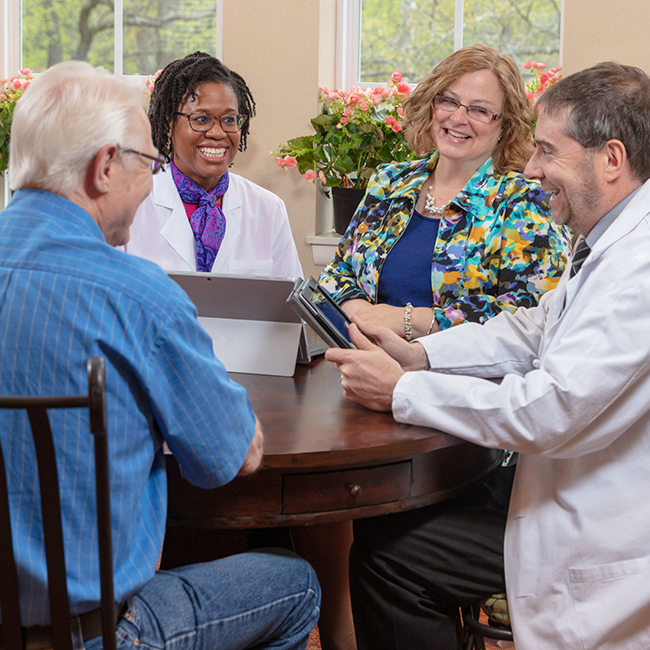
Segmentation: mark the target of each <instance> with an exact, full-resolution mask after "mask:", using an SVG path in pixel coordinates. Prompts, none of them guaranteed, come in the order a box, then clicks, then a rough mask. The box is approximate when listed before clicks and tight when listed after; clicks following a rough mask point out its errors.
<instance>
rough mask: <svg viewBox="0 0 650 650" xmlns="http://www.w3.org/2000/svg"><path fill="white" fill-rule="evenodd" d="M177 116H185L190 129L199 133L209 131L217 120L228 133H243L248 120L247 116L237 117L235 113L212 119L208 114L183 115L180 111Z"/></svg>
mask: <svg viewBox="0 0 650 650" xmlns="http://www.w3.org/2000/svg"><path fill="white" fill-rule="evenodd" d="M176 114H177V115H184V116H185V117H186V118H187V121H188V122H189V123H190V129H192V131H197V132H198V133H206V132H207V131H209V130H210V129H211V128H212V127H213V126H214V123H215V121H217V120H218V121H219V124H220V125H221V129H222V130H223V131H225V132H226V133H237V131H241V128H242V127H243V126H244V122H246V119H247V117H246V115H236V114H234V113H233V114H230V115H223V116H222V117H212V115H209V114H208V113H181V112H180V111H177V112H176Z"/></svg>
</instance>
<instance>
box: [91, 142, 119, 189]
mask: <svg viewBox="0 0 650 650" xmlns="http://www.w3.org/2000/svg"><path fill="white" fill-rule="evenodd" d="M118 155H119V151H118V149H117V146H116V145H114V144H105V145H104V146H103V147H102V148H101V149H100V150H99V151H98V152H97V153H96V154H95V157H94V158H93V159H92V160H91V161H90V165H88V171H87V172H86V188H87V192H88V195H89V196H92V197H98V196H100V195H102V194H106V193H107V192H108V190H109V189H110V186H111V179H112V176H113V173H114V167H113V164H114V163H115V161H116V159H117V157H118Z"/></svg>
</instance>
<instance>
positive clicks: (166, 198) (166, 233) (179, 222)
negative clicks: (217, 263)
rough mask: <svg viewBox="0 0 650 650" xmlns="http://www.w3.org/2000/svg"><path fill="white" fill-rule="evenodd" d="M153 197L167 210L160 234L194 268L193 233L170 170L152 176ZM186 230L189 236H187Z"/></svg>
mask: <svg viewBox="0 0 650 650" xmlns="http://www.w3.org/2000/svg"><path fill="white" fill-rule="evenodd" d="M153 198H154V202H155V204H156V205H157V206H159V207H160V208H162V209H165V210H168V211H169V218H168V219H167V221H166V222H165V224H164V225H163V227H162V228H161V229H160V234H161V235H162V237H163V238H164V239H165V241H167V243H168V244H169V245H170V246H171V247H172V248H173V249H174V250H175V251H176V252H177V253H178V254H179V255H180V256H181V257H182V258H183V260H184V261H185V262H186V263H187V264H188V265H189V266H190V268H192V269H194V270H196V249H195V245H194V233H192V227H191V226H190V222H189V220H188V218H187V213H186V212H185V207H184V206H183V201H182V200H181V197H180V195H179V194H178V190H177V189H176V184H175V183H174V179H173V178H172V174H171V170H165V171H164V172H162V173H160V174H157V175H156V176H154V177H153ZM188 231H189V232H190V234H191V237H188Z"/></svg>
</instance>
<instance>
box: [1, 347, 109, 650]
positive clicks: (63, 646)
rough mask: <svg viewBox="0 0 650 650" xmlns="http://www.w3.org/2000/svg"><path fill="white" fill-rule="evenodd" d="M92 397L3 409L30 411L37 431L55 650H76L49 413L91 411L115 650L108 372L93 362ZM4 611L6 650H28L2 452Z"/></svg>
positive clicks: (104, 624) (104, 622)
mask: <svg viewBox="0 0 650 650" xmlns="http://www.w3.org/2000/svg"><path fill="white" fill-rule="evenodd" d="M87 367H88V394H87V395H80V396H63V397H0V409H25V410H26V411H27V414H28V417H29V422H30V425H31V429H32V436H33V439H34V446H35V450H36V460H37V469H38V477H39V483H40V494H41V515H42V518H43V530H44V539H45V554H46V563H47V577H48V593H49V599H50V618H51V640H52V645H51V646H50V647H52V648H53V649H54V650H72V637H71V628H70V605H69V601H68V589H67V582H66V569H65V556H64V551H63V534H62V524H61V507H60V497H59V483H58V476H57V469H56V460H55V451H54V442H53V439H52V431H51V428H50V421H49V418H48V415H47V409H62V408H87V409H88V410H89V414H90V432H91V433H92V434H93V436H94V445H95V483H96V491H97V530H98V540H99V571H100V581H101V631H102V637H103V642H104V650H115V626H116V611H115V602H114V597H113V557H112V548H111V517H110V487H109V469H108V467H109V465H108V442H107V437H106V371H105V367H104V360H103V359H101V358H99V357H94V358H92V359H90V361H88V366H87ZM0 575H1V576H2V579H1V580H0V611H1V612H2V634H3V637H4V644H3V645H4V650H24V649H25V647H26V645H25V628H22V627H21V621H20V607H19V599H18V576H17V570H16V563H15V560H14V553H13V543H12V538H11V520H10V518H9V498H8V494H7V475H6V471H5V463H4V456H3V454H2V448H1V446H0Z"/></svg>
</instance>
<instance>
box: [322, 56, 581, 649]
mask: <svg viewBox="0 0 650 650" xmlns="http://www.w3.org/2000/svg"><path fill="white" fill-rule="evenodd" d="M403 110H404V124H405V126H406V139H407V142H408V144H409V146H410V148H411V149H412V150H413V151H415V152H419V153H420V154H421V156H422V159H421V160H415V161H410V162H405V163H391V164H388V165H381V166H380V167H379V168H378V169H377V170H376V172H375V174H374V176H373V177H372V178H371V179H370V181H369V184H368V187H367V192H366V196H365V198H364V200H363V202H362V203H361V205H360V207H359V208H358V210H357V212H356V214H355V215H354V217H353V218H352V221H351V222H350V227H349V229H348V231H347V232H346V234H345V235H344V236H343V238H342V239H341V242H340V244H339V247H338V250H337V252H336V255H335V257H334V259H333V261H332V262H331V263H330V264H329V265H328V266H327V267H326V268H325V270H324V271H323V272H322V274H321V276H320V282H321V284H323V285H324V286H325V288H326V289H328V290H329V292H330V293H331V294H332V295H333V297H334V298H335V300H336V301H337V302H338V303H340V304H341V306H342V308H343V310H344V311H346V312H347V313H348V314H349V315H357V316H358V317H360V318H362V319H363V320H365V321H370V322H374V323H376V324H379V325H383V326H384V327H388V328H390V329H392V330H393V331H394V332H396V333H397V334H398V335H399V336H401V337H403V338H405V339H407V340H409V341H410V340H413V339H416V338H418V337H422V336H426V335H427V334H433V335H434V336H435V333H436V332H438V331H440V330H443V329H447V328H450V327H454V326H462V325H463V324H464V323H472V322H473V323H484V322H485V321H487V320H488V319H490V318H492V317H494V316H496V315H497V314H499V313H500V312H501V311H509V312H514V311H515V310H516V309H517V308H518V307H519V306H522V305H523V306H526V307H530V306H533V305H535V304H536V303H537V301H538V300H539V298H540V297H541V295H542V294H543V293H544V292H545V291H547V290H548V289H551V288H553V287H554V286H555V285H556V283H557V282H558V280H559V279H560V276H561V274H562V271H563V270H564V268H565V266H566V264H567V257H568V250H569V239H568V236H567V233H566V232H565V231H564V229H563V228H560V227H557V226H555V225H554V224H553V222H552V221H551V219H550V209H549V204H548V200H547V197H546V195H545V194H544V193H543V192H542V191H541V189H540V186H539V184H538V183H537V182H530V181H528V180H526V178H524V176H523V174H522V172H523V170H524V167H525V165H526V162H527V160H528V158H529V156H530V155H531V153H532V150H533V148H532V135H531V130H530V124H531V118H532V114H531V110H530V106H529V104H528V100H527V98H526V93H525V88H524V82H523V79H522V78H521V74H520V72H519V69H518V67H517V65H516V63H515V62H514V61H513V60H512V59H511V58H510V57H509V56H505V55H502V54H500V53H499V52H498V51H496V50H494V49H492V48H489V47H485V46H482V45H475V46H472V47H467V48H463V49H460V50H458V51H456V52H454V53H453V54H452V55H451V56H449V57H448V58H447V59H445V60H444V61H442V62H441V63H440V64H439V65H438V66H436V67H435V68H434V69H433V71H432V72H431V73H430V74H429V75H428V76H427V77H425V78H424V79H423V80H422V81H421V82H420V83H419V84H418V86H417V88H416V89H415V90H414V91H413V92H412V93H410V94H409V96H408V98H407V99H406V102H405V105H404V107H403ZM512 477H513V468H512V467H503V468H501V469H499V470H497V471H496V472H495V473H494V475H493V477H492V478H491V479H490V481H489V482H488V483H486V484H481V485H478V486H475V487H474V488H473V489H471V490H469V491H468V492H467V494H466V495H465V496H463V497H462V498H459V499H458V500H456V501H453V500H452V501H447V502H445V504H444V508H439V507H437V506H431V507H429V508H427V509H425V510H418V511H414V514H413V515H411V514H410V513H402V514H400V515H394V516H393V515H388V516H386V517H383V518H377V519H372V518H371V519H363V520H358V521H355V524H354V545H353V547H352V552H351V554H350V580H351V587H352V605H353V612H354V622H355V629H356V633H357V641H358V646H359V649H360V650H366V649H369V648H382V649H384V650H392V649H394V648H425V647H426V648H429V649H431V650H451V649H452V648H454V649H456V648H459V647H460V645H459V640H458V638H457V633H456V630H457V625H458V623H459V617H458V610H459V606H460V605H461V604H464V603H467V602H471V601H477V602H478V601H479V600H481V598H483V597H487V596H490V595H492V594H493V593H498V592H499V591H504V588H501V589H499V588H498V587H499V586H502V582H503V574H502V570H501V565H500V564H499V563H498V562H496V563H495V564H494V565H493V564H491V562H490V558H491V557H494V554H495V553H496V554H497V555H498V554H499V553H502V548H503V526H502V525H501V522H502V521H505V512H506V510H507V503H508V496H509V494H510V489H511V486H512ZM491 495H493V496H496V495H498V496H499V498H498V499H496V498H495V499H490V496H491ZM477 557H480V558H481V562H480V563H479V564H480V565H481V566H480V567H479V568H477V564H476V561H475V558H477ZM481 579H482V580H483V581H484V582H481Z"/></svg>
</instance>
